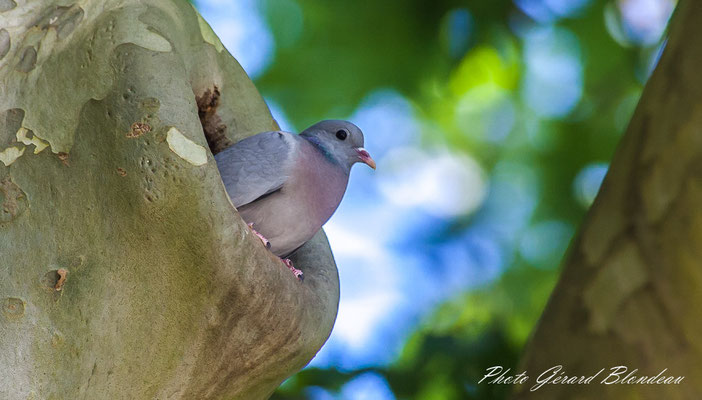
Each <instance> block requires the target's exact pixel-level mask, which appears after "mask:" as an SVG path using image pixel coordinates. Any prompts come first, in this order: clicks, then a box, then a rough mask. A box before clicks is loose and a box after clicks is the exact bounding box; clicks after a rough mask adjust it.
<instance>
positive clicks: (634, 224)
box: [514, 0, 702, 399]
mask: <svg viewBox="0 0 702 400" xmlns="http://www.w3.org/2000/svg"><path fill="white" fill-rule="evenodd" d="M701 41H702V3H700V2H697V1H693V0H681V1H680V2H679V6H678V10H677V11H676V14H675V16H674V20H673V24H672V29H671V32H670V38H669V41H668V44H667V46H666V49H665V51H664V53H663V55H662V58H661V60H660V62H659V65H658V67H657V69H656V71H655V72H654V74H653V76H652V77H651V79H650V80H649V82H648V84H647V86H646V89H645V90H644V93H643V96H642V98H641V101H640V103H639V105H638V108H637V110H636V112H635V115H634V117H633V120H632V122H631V124H630V126H629V129H628V131H627V132H626V135H625V136H624V138H623V141H622V143H621V144H620V147H619V149H618V151H617V153H616V155H615V157H614V160H613V162H612V164H611V168H610V171H609V174H608V176H607V178H606V179H605V182H604V184H603V187H602V189H601V191H600V193H599V195H598V197H597V200H596V201H595V204H594V205H593V207H592V209H591V210H590V213H589V215H588V216H587V219H586V222H585V224H584V225H583V227H582V229H581V232H580V233H579V235H578V236H577V238H576V240H575V241H574V243H573V244H572V245H571V249H570V250H569V255H568V257H567V258H566V260H565V268H564V270H563V274H562V276H561V279H560V281H559V283H558V285H557V287H556V289H555V291H554V293H553V295H552V296H551V299H550V301H549V304H548V306H547V307H546V310H545V312H544V314H543V316H542V318H541V321H540V323H539V325H538V328H537V329H536V331H535V333H534V336H533V338H532V340H531V342H530V344H529V345H528V347H527V352H526V353H525V357H524V359H523V365H522V367H521V368H520V369H519V371H522V370H526V371H527V375H529V376H530V379H529V382H528V383H527V384H524V385H521V386H519V387H518V388H517V391H516V393H515V396H514V398H515V399H544V398H548V399H591V398H592V399H697V398H699V394H700V393H702V362H701V360H702V322H700V319H701V318H700V317H702V311H700V308H699V307H700V304H702V268H701V265H700V259H702V207H701V206H700V205H701V204H702V76H700V71H701V70H702V46H700V42H701ZM556 365H563V372H565V374H567V375H568V376H574V375H575V376H581V375H584V376H590V375H593V374H595V373H596V372H597V371H599V370H600V369H601V368H605V371H603V372H602V373H600V374H599V375H598V377H597V378H596V379H594V380H593V382H592V383H591V384H589V385H577V384H575V385H569V384H549V385H545V386H544V387H542V388H540V389H538V390H536V391H533V392H532V391H530V389H531V388H532V387H533V385H534V384H535V383H536V379H537V377H538V375H539V374H541V373H542V372H544V371H546V370H548V369H549V368H551V367H553V366H556ZM616 366H626V367H627V368H628V371H627V373H628V372H631V371H632V370H633V369H638V371H636V372H635V376H637V377H643V376H649V377H651V376H656V375H657V374H658V373H659V372H660V371H661V370H663V369H667V370H666V371H665V372H663V374H662V376H674V377H678V376H684V379H683V380H682V382H681V383H680V384H669V385H668V384H610V385H607V384H602V383H601V382H602V381H603V380H604V379H606V378H607V377H608V375H609V374H610V373H611V372H612V371H611V370H610V368H612V367H616ZM625 375H626V374H624V375H621V376H620V377H621V378H624V376H625ZM615 378H616V377H612V378H610V379H609V380H608V382H612V381H613V380H614V379H615ZM622 380H623V379H622Z"/></svg>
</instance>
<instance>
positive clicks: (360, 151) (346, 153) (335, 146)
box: [300, 119, 375, 169]
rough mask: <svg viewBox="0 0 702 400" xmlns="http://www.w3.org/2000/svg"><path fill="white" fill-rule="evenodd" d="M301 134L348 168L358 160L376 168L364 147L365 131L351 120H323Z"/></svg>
mask: <svg viewBox="0 0 702 400" xmlns="http://www.w3.org/2000/svg"><path fill="white" fill-rule="evenodd" d="M300 135H301V136H303V137H305V138H306V139H307V140H309V141H310V142H312V143H313V144H315V145H316V146H317V147H318V148H320V150H321V151H322V152H324V154H325V156H327V157H329V158H331V159H332V160H333V161H335V162H336V163H338V164H340V165H342V166H344V167H346V168H347V169H351V166H353V164H355V163H357V162H362V163H364V164H366V165H368V166H369V167H371V168H373V169H375V161H373V159H372V158H371V156H370V154H368V151H367V150H366V149H364V148H363V132H361V129H360V128H359V127H357V126H356V125H354V124H352V123H351V122H348V121H342V120H338V119H330V120H326V121H321V122H318V123H316V124H314V125H312V126H310V127H309V128H307V129H305V130H304V131H303V132H302V133H300Z"/></svg>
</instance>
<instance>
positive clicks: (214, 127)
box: [195, 86, 232, 154]
mask: <svg viewBox="0 0 702 400" xmlns="http://www.w3.org/2000/svg"><path fill="white" fill-rule="evenodd" d="M219 96H220V93H219V88H217V86H214V87H213V89H212V90H210V89H207V90H205V93H203V94H202V95H200V96H196V97H195V101H196V102H197V114H198V116H199V117H200V123H201V124H202V130H203V131H204V132H205V138H206V139H207V144H208V145H209V146H210V151H212V154H217V153H219V152H220V151H222V150H224V149H226V148H227V147H229V146H231V145H232V141H231V140H229V139H228V138H227V135H226V131H227V126H226V125H224V123H222V119H221V118H220V117H219V115H217V107H218V106H219Z"/></svg>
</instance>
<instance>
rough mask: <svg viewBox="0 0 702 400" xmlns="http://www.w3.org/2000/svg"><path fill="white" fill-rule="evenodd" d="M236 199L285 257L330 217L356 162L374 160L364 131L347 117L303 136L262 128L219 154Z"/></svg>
mask: <svg viewBox="0 0 702 400" xmlns="http://www.w3.org/2000/svg"><path fill="white" fill-rule="evenodd" d="M215 160H216V161H217V167H218V168H219V171H220V174H221V176H222V181H223V182H224V186H225V187H226V189H227V193H228V194H229V197H230V198H231V200H232V203H233V204H234V206H235V207H236V208H237V210H238V211H239V214H240V215H241V217H242V218H243V219H244V221H246V222H247V223H253V228H254V229H255V230H256V231H258V232H259V233H260V234H262V235H263V236H265V237H266V238H267V239H268V240H269V241H270V243H271V251H272V252H273V253H274V254H276V255H278V256H280V257H286V256H288V255H289V254H291V253H292V252H294V251H295V250H296V249H297V248H299V247H300V246H302V245H303V244H304V243H305V242H306V241H308V240H309V239H311V238H312V236H314V234H315V233H316V232H317V231H318V230H319V229H320V228H321V227H322V225H323V224H324V223H325V222H327V220H328V219H329V218H330V217H331V216H332V214H333V213H334V211H336V208H337V207H338V206H339V203H340V202H341V199H342V197H343V195H344V192H345V191H346V185H347V183H348V179H349V173H350V170H351V167H352V166H353V164H355V163H356V162H364V163H366V164H368V165H369V166H371V167H372V168H375V162H374V161H373V160H372V159H371V158H370V156H369V155H368V153H367V152H366V151H365V150H364V149H363V133H362V132H361V130H360V129H359V128H358V127H357V126H356V125H354V124H352V123H350V122H347V121H340V120H328V121H322V122H319V123H317V124H315V125H312V126H311V127H309V128H307V129H306V130H305V131H303V132H302V133H301V134H299V135H295V134H292V133H288V132H281V131H275V132H263V133H259V134H257V135H254V136H251V137H248V138H246V139H243V140H241V141H239V142H237V143H236V144H234V145H232V146H230V147H229V148H227V149H226V150H224V151H222V152H220V153H219V154H217V155H216V156H215Z"/></svg>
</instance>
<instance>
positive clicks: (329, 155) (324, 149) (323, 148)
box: [300, 135, 343, 167]
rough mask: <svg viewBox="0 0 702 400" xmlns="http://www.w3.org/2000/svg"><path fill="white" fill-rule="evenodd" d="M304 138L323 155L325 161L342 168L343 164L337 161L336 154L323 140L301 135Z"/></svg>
mask: <svg viewBox="0 0 702 400" xmlns="http://www.w3.org/2000/svg"><path fill="white" fill-rule="evenodd" d="M300 136H302V137H303V138H304V139H305V140H307V141H308V142H310V143H311V144H312V146H314V147H315V148H316V149H317V150H318V151H319V152H320V153H322V155H323V156H324V159H326V160H327V161H329V162H330V163H332V164H334V165H338V166H342V167H343V165H342V163H341V162H340V161H339V160H337V158H336V157H334V154H332V152H331V151H330V150H329V149H328V148H327V147H326V146H325V145H324V144H323V143H322V141H321V140H319V138H318V137H316V136H308V135H300Z"/></svg>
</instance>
